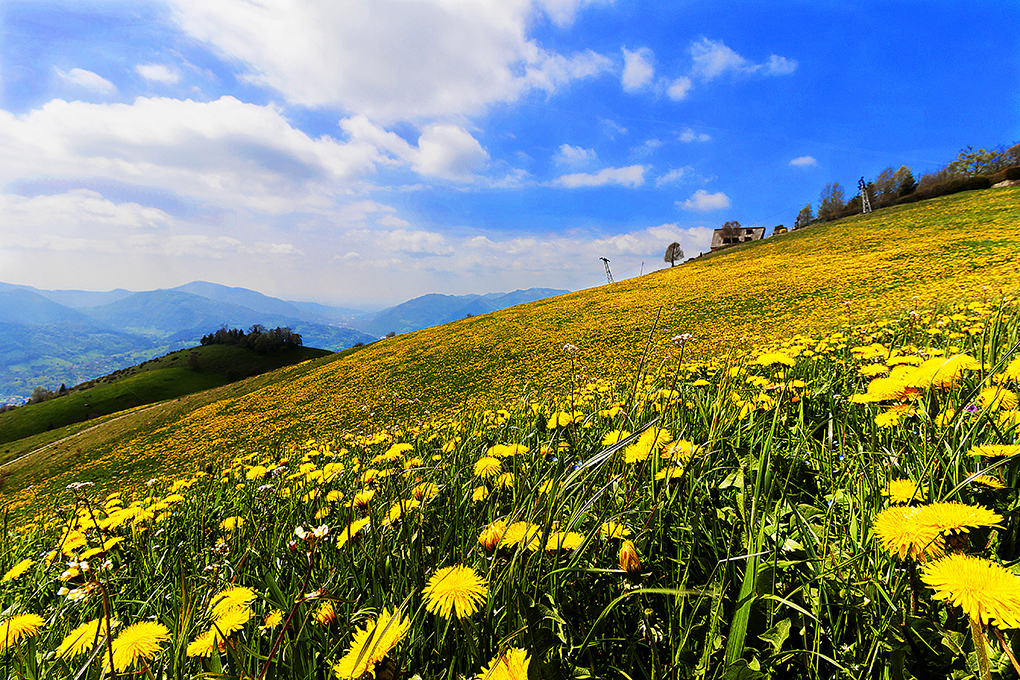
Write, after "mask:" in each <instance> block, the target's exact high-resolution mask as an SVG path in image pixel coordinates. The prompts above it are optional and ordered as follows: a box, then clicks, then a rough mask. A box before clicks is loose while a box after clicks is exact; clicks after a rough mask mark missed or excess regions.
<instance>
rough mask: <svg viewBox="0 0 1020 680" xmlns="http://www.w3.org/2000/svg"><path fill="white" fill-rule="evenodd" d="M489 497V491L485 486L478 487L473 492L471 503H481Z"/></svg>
mask: <svg viewBox="0 0 1020 680" xmlns="http://www.w3.org/2000/svg"><path fill="white" fill-rule="evenodd" d="M488 497H489V489H488V488H487V487H484V486H476V487H475V490H474V491H472V492H471V502H473V503H481V502H482V501H484V500H485V499H486V498H488Z"/></svg>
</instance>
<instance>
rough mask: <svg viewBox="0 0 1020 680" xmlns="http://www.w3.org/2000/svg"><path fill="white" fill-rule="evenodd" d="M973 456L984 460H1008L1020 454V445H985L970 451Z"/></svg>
mask: <svg viewBox="0 0 1020 680" xmlns="http://www.w3.org/2000/svg"><path fill="white" fill-rule="evenodd" d="M969 453H970V455H972V456H983V457H984V458H1006V457H1007V456H1015V455H1017V454H1018V453H1020V444H985V445H984V446H975V447H974V448H972V449H971V450H970V452H969Z"/></svg>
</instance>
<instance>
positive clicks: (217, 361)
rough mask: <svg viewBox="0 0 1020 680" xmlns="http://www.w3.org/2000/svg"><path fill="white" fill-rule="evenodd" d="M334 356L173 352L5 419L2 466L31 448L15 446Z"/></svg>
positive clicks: (213, 348)
mask: <svg viewBox="0 0 1020 680" xmlns="http://www.w3.org/2000/svg"><path fill="white" fill-rule="evenodd" d="M328 354H330V352H328V351H326V350H319V349H314V348H310V347H300V348H295V349H293V350H289V351H286V352H280V353H277V354H270V355H265V354H259V353H257V352H254V351H252V350H249V349H244V348H241V347H230V346H227V345H210V346H208V347H195V348H191V349H187V350H181V351H179V352H173V353H171V354H168V355H166V356H163V357H159V358H158V359H153V360H151V361H147V362H145V363H143V364H141V365H138V366H134V367H131V368H128V369H124V370H121V371H117V372H116V373H113V374H111V375H108V376H105V377H103V378H97V379H96V380H92V381H89V382H88V383H83V384H82V385H78V386H76V387H74V388H72V389H71V390H70V391H69V392H68V393H67V394H66V395H64V396H62V397H59V398H57V399H52V400H50V401H46V402H42V403H40V404H31V405H29V406H25V407H22V408H18V409H16V410H14V411H8V412H7V413H2V414H0V445H7V446H3V448H2V449H0V463H3V462H6V461H7V460H10V459H12V458H15V457H17V456H18V455H19V454H20V453H21V451H23V450H24V449H25V448H26V447H24V446H11V445H10V444H11V442H16V441H18V440H21V439H25V438H27V437H32V436H33V435H37V434H40V433H43V432H48V431H51V430H54V429H56V428H62V427H64V426H66V425H72V424H74V423H80V422H83V421H86V420H90V419H93V418H97V417H99V416H106V415H110V414H113V413H117V412H120V411H124V410H127V409H132V408H136V407H138V406H143V405H146V404H153V403H156V402H158V401H164V400H166V399H176V398H177V397H181V396H183V395H186V394H193V393H195V392H201V391H204V390H208V389H211V388H213V387H220V386H221V385H225V384H227V383H230V382H233V381H234V380H237V379H238V378H240V377H245V376H251V375H257V374H260V373H265V372H267V371H272V370H275V369H277V368H280V367H282V366H287V365H290V364H295V363H299V362H301V361H306V360H308V359H315V358H319V357H322V356H326V355H328ZM193 365H194V368H193V367H192V366H193Z"/></svg>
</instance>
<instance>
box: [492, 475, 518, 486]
mask: <svg viewBox="0 0 1020 680" xmlns="http://www.w3.org/2000/svg"><path fill="white" fill-rule="evenodd" d="M495 484H496V486H501V487H503V488H504V489H509V488H510V487H512V486H513V485H514V473H512V472H504V473H503V474H501V475H500V476H499V477H496V482H495Z"/></svg>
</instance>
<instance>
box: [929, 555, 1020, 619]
mask: <svg viewBox="0 0 1020 680" xmlns="http://www.w3.org/2000/svg"><path fill="white" fill-rule="evenodd" d="M921 580H922V581H924V582H925V583H926V584H927V585H928V587H929V588H931V589H933V590H934V591H935V594H934V595H932V597H933V598H934V599H936V600H945V601H946V602H950V603H952V604H954V605H956V606H959V607H962V608H963V611H964V612H965V613H966V614H967V616H969V617H970V618H971V620H973V621H979V622H980V623H982V624H986V623H994V625H995V626H996V627H998V628H1020V577H1017V575H1016V574H1014V573H1013V572H1011V571H1010V570H1008V569H1006V568H1005V567H1002V566H999V565H998V564H995V563H994V562H989V561H988V560H986V559H984V558H981V557H975V556H972V555H960V554H957V555H950V556H949V557H944V558H942V559H940V560H937V561H935V562H932V563H930V564H928V565H927V566H926V567H925V569H924V573H923V574H922V575H921Z"/></svg>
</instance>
